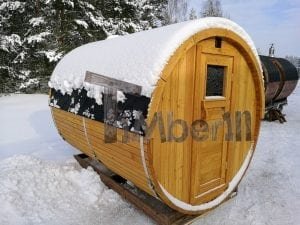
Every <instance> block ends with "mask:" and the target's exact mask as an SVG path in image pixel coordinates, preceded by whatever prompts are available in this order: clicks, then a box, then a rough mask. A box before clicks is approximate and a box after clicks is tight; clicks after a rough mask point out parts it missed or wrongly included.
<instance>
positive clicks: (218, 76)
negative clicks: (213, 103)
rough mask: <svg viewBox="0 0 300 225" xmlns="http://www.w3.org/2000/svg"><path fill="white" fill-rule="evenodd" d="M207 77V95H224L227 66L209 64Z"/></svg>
mask: <svg viewBox="0 0 300 225" xmlns="http://www.w3.org/2000/svg"><path fill="white" fill-rule="evenodd" d="M206 77H207V79H206V96H223V95H224V90H223V89H224V77H225V66H216V65H207V76H206Z"/></svg>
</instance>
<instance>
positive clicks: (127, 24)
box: [0, 0, 167, 92]
mask: <svg viewBox="0 0 300 225" xmlns="http://www.w3.org/2000/svg"><path fill="white" fill-rule="evenodd" d="M166 4H167V0H145V1H139V0H86V1H84V0H20V1H12V0H4V2H3V3H0V31H1V33H0V73H1V76H0V82H1V83H5V84H8V83H11V84H10V85H9V86H13V87H14V89H15V90H19V89H20V88H21V90H24V91H26V92H28V90H31V91H35V89H40V88H41V86H43V88H44V89H45V90H47V86H46V84H47V80H48V79H49V77H50V75H51V73H52V71H53V69H54V67H55V65H56V63H57V62H58V60H59V59H60V58H61V57H62V56H63V55H64V54H66V53H67V52H69V51H70V50H72V49H74V48H76V47H78V46H80V45H83V44H85V43H88V42H92V41H97V40H103V39H105V38H107V37H108V36H110V35H124V34H128V33H133V32H137V31H140V30H146V29H150V28H152V27H157V26H161V25H164V24H166V22H165V20H164V14H163V13H164V12H165V8H166ZM1 83H0V84H1ZM15 90H12V89H11V90H9V91H15ZM1 91H3V90H1V85H0V92H1Z"/></svg>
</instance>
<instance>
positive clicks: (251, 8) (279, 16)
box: [188, 0, 300, 57]
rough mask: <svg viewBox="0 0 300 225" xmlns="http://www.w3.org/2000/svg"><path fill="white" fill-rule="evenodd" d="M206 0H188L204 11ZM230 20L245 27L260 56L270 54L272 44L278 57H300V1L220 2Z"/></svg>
mask: <svg viewBox="0 0 300 225" xmlns="http://www.w3.org/2000/svg"><path fill="white" fill-rule="evenodd" d="M203 1H204V0H188V2H189V7H190V8H191V7H193V8H195V9H196V10H197V11H200V10H201V7H202V5H203ZM220 1H221V4H222V9H223V11H224V12H225V13H226V14H229V15H230V19H231V20H233V21H234V22H236V23H238V24H239V25H240V26H242V27H243V28H244V29H245V30H246V31H247V33H248V34H249V35H250V36H251V38H252V39H253V41H254V43H255V45H256V48H257V49H258V51H259V53H260V54H263V55H267V54H268V49H269V47H270V44H271V43H274V44H275V56H276V57H285V56H287V55H293V56H299V57H300V0H220Z"/></svg>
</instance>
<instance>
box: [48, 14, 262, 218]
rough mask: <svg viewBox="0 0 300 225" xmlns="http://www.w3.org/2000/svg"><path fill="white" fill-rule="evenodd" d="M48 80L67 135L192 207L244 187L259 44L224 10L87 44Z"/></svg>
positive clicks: (253, 135)
mask: <svg viewBox="0 0 300 225" xmlns="http://www.w3.org/2000/svg"><path fill="white" fill-rule="evenodd" d="M49 86H50V87H51V93H50V106H51V111H52V115H53V120H54V122H55V124H56V127H57V129H58V132H59V133H60V135H61V136H62V137H63V138H64V139H65V140H66V141H67V142H68V143H70V144H71V145H73V146H74V147H76V148H77V149H79V150H81V151H82V152H84V153H85V154H87V155H88V156H90V157H95V158H96V159H98V160H100V161H101V162H102V163H103V164H104V165H106V166H107V167H108V168H109V169H110V170H112V171H113V172H115V173H117V174H118V175H120V176H122V177H123V178H125V179H127V180H128V181H131V182H132V183H133V184H134V185H135V186H136V187H138V188H140V189H142V190H144V191H145V192H147V193H149V194H150V195H152V196H154V197H156V198H158V199H160V200H161V201H163V202H165V203H166V204H167V205H169V206H170V207H172V208H173V209H176V210H178V211H181V212H183V213H187V214H198V213H201V212H203V211H206V210H209V209H212V208H214V207H216V206H218V205H219V204H221V203H222V202H223V201H224V200H225V199H226V198H227V197H228V196H229V195H230V193H231V192H232V191H233V190H234V189H235V188H236V187H237V185H238V184H239V182H240V180H241V179H242V177H243V175H244V173H245V171H246V169H247V168H248V165H249V163H250V161H251V158H252V155H253V152H254V149H255V145H256V142H257V138H258V134H259V128H260V123H261V119H262V117H263V115H264V105H265V104H264V87H263V80H262V70H261V65H260V60H259V57H258V55H257V52H256V50H255V46H254V44H253V42H252V41H251V39H250V37H249V36H248V35H247V33H246V32H245V31H244V30H243V29H242V28H241V27H240V26H238V25H237V24H235V23H234V22H232V21H230V20H227V19H224V18H204V19H199V20H193V21H188V22H184V23H178V24H174V25H169V26H165V27H161V28H157V29H152V30H149V31H143V32H139V33H135V34H130V35H126V36H121V37H117V38H114V39H108V40H104V41H99V42H94V43H90V44H87V45H84V46H81V47H79V48H76V49H75V50H73V51H71V52H70V53H68V54H67V55H66V56H65V57H64V58H63V59H62V60H61V61H60V62H59V63H58V65H57V67H56V68H55V70H54V71H53V74H52V76H51V80H50V82H49ZM143 118H144V119H145V120H144V119H143ZM145 121H146V122H145ZM128 140H129V141H128Z"/></svg>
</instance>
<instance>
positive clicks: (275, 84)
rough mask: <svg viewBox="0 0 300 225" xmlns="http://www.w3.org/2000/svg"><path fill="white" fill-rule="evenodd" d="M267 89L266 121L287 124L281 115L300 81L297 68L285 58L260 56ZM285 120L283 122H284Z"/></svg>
mask: <svg viewBox="0 0 300 225" xmlns="http://www.w3.org/2000/svg"><path fill="white" fill-rule="evenodd" d="M260 60H261V63H262V69H263V76H264V87H265V103H266V106H265V119H267V120H270V121H273V120H277V119H279V121H280V122H285V119H284V116H283V114H282V113H281V112H282V109H283V106H284V105H286V104H287V97H288V96H289V95H290V94H291V93H292V92H293V91H294V90H295V88H296V87H297V83H298V80H299V76H298V71H297V69H296V67H295V66H294V65H293V64H292V63H290V62H289V61H288V60H286V59H283V58H276V57H269V56H262V55H260ZM282 119H283V120H282Z"/></svg>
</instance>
